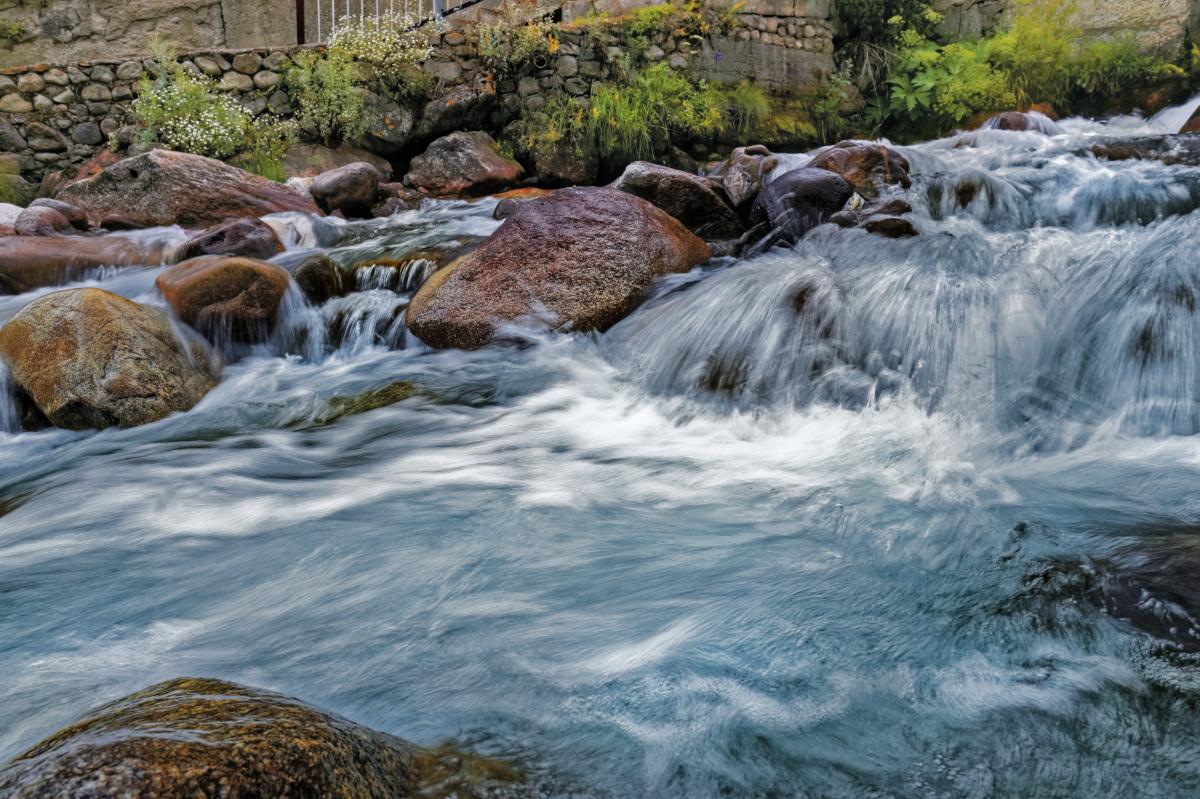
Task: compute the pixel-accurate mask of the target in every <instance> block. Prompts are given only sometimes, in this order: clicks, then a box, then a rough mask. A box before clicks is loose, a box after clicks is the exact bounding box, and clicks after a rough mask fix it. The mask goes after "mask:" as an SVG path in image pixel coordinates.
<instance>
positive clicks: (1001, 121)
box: [979, 111, 1062, 136]
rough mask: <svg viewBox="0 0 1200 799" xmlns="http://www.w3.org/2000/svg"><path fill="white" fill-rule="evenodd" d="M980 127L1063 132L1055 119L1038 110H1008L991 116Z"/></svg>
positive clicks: (1045, 132) (1050, 134)
mask: <svg viewBox="0 0 1200 799" xmlns="http://www.w3.org/2000/svg"><path fill="white" fill-rule="evenodd" d="M979 127H980V128H981V129H982V130H1016V131H1033V132H1035V133H1044V134H1045V135H1047V136H1055V135H1057V134H1059V133H1062V128H1060V127H1059V126H1058V125H1057V124H1056V123H1055V122H1054V120H1052V119H1051V118H1050V117H1048V116H1046V115H1045V114H1042V113H1040V112H1038V111H1006V112H1004V113H1003V114H996V115H995V116H992V117H989V118H988V119H987V120H986V121H985V122H984V123H983V124H982V125H980V126H979Z"/></svg>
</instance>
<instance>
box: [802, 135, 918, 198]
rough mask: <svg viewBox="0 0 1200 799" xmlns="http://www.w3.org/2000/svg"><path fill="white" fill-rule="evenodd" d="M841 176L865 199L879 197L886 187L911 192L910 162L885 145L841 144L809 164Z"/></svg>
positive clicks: (813, 167) (814, 167)
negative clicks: (909, 189)
mask: <svg viewBox="0 0 1200 799" xmlns="http://www.w3.org/2000/svg"><path fill="white" fill-rule="evenodd" d="M809 167H811V168H812V169H825V170H828V171H830V172H834V173H836V174H838V175H841V176H842V177H843V178H845V179H846V181H847V182H848V183H849V184H850V185H851V186H852V187H853V188H854V190H855V191H857V192H858V193H859V194H861V195H863V196H864V197H877V196H878V195H879V193H880V191H881V190H882V189H883V187H884V186H901V187H903V188H906V189H907V188H909V187H911V186H912V181H911V180H910V179H909V177H908V159H906V158H905V157H904V156H902V155H900V154H899V153H898V152H896V151H895V150H893V149H892V148H890V147H888V146H886V145H883V144H865V143H861V142H841V143H840V144H835V145H834V146H833V147H830V148H829V149H828V150H826V151H825V152H823V153H821V154H820V155H818V156H817V157H816V158H814V159H813V160H812V162H811V163H810V164H809Z"/></svg>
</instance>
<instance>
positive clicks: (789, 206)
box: [750, 167, 854, 242]
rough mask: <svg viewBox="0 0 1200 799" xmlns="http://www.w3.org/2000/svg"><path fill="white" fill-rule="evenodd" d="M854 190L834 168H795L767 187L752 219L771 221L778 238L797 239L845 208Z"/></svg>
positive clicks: (753, 222)
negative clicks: (831, 169) (832, 169)
mask: <svg viewBox="0 0 1200 799" xmlns="http://www.w3.org/2000/svg"><path fill="white" fill-rule="evenodd" d="M853 194H854V190H853V188H851V186H850V184H849V183H848V182H847V181H846V179H845V178H843V177H842V176H841V175H838V174H836V173H834V172H831V171H829V170H826V169H816V168H811V167H805V168H803V169H793V170H792V171H790V172H785V173H783V174H782V175H780V176H779V177H777V178H775V179H774V180H772V181H771V182H770V183H768V184H766V185H765V186H764V187H763V189H762V191H761V192H759V194H758V198H757V199H755V201H754V206H753V207H752V208H751V212H750V222H751V224H753V225H755V226H758V225H764V224H766V225H770V227H771V231H772V232H771V234H770V235H771V236H772V237H774V238H775V239H778V240H783V241H789V242H796V241H799V240H800V239H801V238H803V237H804V235H805V234H806V233H808V231H810V230H812V229H813V228H814V227H816V226H817V225H819V224H821V223H822V222H824V221H825V220H826V219H828V218H829V217H830V216H831V215H832V214H835V213H837V212H838V211H840V210H842V208H843V207H844V206H845V205H846V201H847V200H849V199H850V197H851V196H852V195H853Z"/></svg>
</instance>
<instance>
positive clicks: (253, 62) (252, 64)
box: [233, 53, 262, 75]
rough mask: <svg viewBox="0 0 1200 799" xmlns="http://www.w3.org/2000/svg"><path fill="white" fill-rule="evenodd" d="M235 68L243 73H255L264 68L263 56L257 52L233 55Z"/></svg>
mask: <svg viewBox="0 0 1200 799" xmlns="http://www.w3.org/2000/svg"><path fill="white" fill-rule="evenodd" d="M233 68H234V69H235V70H236V71H238V72H241V73H242V74H243V75H253V74H254V73H255V72H258V71H259V70H260V69H262V58H260V57H259V55H258V54H257V53H238V54H237V55H235V56H234V57H233Z"/></svg>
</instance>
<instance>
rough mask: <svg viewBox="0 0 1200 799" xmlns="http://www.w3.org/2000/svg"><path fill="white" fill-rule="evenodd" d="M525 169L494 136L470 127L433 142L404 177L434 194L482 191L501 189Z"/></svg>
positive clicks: (480, 192)
mask: <svg viewBox="0 0 1200 799" xmlns="http://www.w3.org/2000/svg"><path fill="white" fill-rule="evenodd" d="M524 172H525V170H524V169H523V168H522V167H521V165H520V164H518V163H517V162H516V161H514V160H512V159H511V158H508V157H506V156H503V155H501V154H500V152H499V149H498V147H497V145H496V141H495V139H493V138H492V137H491V136H489V135H488V134H486V133H483V132H481V131H468V132H458V133H451V134H450V135H448V136H443V137H442V138H440V139H438V140H437V141H435V142H433V143H432V144H430V145H429V147H428V148H426V150H425V152H424V153H423V154H421V155H418V156H417V157H416V158H414V159H413V160H412V163H411V164H410V165H409V170H408V175H407V176H406V177H405V179H404V180H405V182H406V183H409V184H410V185H412V186H414V187H415V188H418V189H424V190H425V191H428V192H429V193H430V194H434V195H443V196H445V195H464V194H465V195H478V194H488V193H490V192H494V191H500V190H501V189H504V188H506V187H507V186H509V185H511V184H512V183H514V182H516V181H517V180H518V179H519V178H520V177H521V175H523V174H524Z"/></svg>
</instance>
